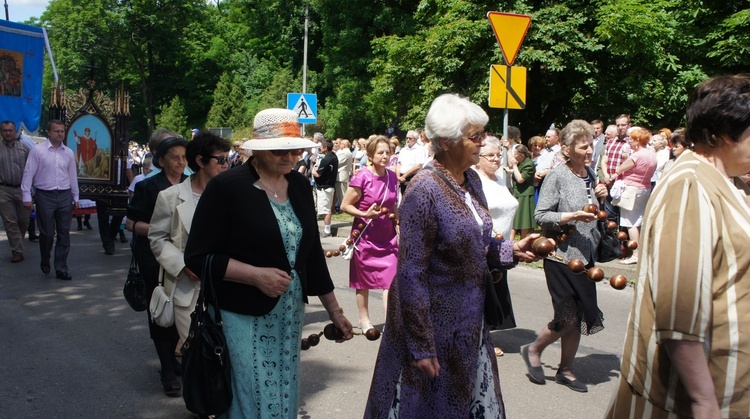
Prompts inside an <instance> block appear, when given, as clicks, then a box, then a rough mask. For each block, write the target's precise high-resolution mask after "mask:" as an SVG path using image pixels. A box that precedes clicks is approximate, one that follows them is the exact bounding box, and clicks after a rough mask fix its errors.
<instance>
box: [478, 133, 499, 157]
mask: <svg viewBox="0 0 750 419" xmlns="http://www.w3.org/2000/svg"><path fill="white" fill-rule="evenodd" d="M487 146H495V147H497V149H498V150H502V149H503V146H502V144H500V139H498V138H497V137H495V136H493V135H488V136H487V138H485V139H484V145H483V146H482V150H481V151H480V153H484V148H485V147H487Z"/></svg>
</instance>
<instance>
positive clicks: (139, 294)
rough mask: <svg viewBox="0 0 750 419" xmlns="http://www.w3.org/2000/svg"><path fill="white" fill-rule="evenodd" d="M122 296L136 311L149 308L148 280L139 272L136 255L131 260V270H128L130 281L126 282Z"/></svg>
mask: <svg viewBox="0 0 750 419" xmlns="http://www.w3.org/2000/svg"><path fill="white" fill-rule="evenodd" d="M122 294H123V295H124V296H125V301H127V302H128V305H129V306H130V308H132V309H133V310H135V311H145V310H146V309H147V308H148V294H147V293H146V278H144V277H143V274H141V272H140V271H139V270H138V262H136V260H135V254H133V257H132V258H131V259H130V269H129V270H128V279H126V280H125V286H123V287H122Z"/></svg>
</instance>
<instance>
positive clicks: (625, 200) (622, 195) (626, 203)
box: [609, 173, 645, 211]
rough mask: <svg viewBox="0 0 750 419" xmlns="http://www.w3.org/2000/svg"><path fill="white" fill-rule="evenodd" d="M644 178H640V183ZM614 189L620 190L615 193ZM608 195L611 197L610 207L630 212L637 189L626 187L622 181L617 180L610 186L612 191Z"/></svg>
mask: <svg viewBox="0 0 750 419" xmlns="http://www.w3.org/2000/svg"><path fill="white" fill-rule="evenodd" d="M620 175H622V173H620ZM644 177H645V176H641V182H643V178H644ZM615 187H618V188H621V190H617V191H615ZM609 194H610V196H611V197H612V205H615V206H618V207H620V208H622V209H624V210H626V211H631V210H632V209H633V207H634V206H635V198H636V195H638V188H636V187H635V186H630V185H626V184H625V181H624V180H622V179H617V180H616V181H615V183H613V184H612V190H610V192H609ZM616 195H617V196H616Z"/></svg>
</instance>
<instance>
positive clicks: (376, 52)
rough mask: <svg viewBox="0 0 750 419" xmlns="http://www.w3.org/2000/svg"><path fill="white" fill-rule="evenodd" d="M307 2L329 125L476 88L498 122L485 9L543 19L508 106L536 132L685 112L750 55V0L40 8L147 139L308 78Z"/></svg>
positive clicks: (265, 98) (358, 122)
mask: <svg viewBox="0 0 750 419" xmlns="http://www.w3.org/2000/svg"><path fill="white" fill-rule="evenodd" d="M306 6H307V7H308V9H307V10H308V11H309V17H310V20H309V41H308V48H309V52H308V58H307V63H308V68H307V80H306V85H307V92H314V93H317V94H318V104H319V107H318V115H317V116H318V124H316V125H315V126H314V127H308V128H310V130H313V129H314V130H320V131H322V132H324V133H325V134H326V135H327V136H329V137H332V136H343V137H361V136H367V135H369V134H371V133H383V132H389V131H390V130H396V131H397V132H398V131H403V130H407V129H411V128H414V127H418V126H421V125H422V124H423V121H424V116H425V114H426V112H427V109H428V107H429V104H430V102H431V101H432V100H433V99H434V98H435V96H437V95H439V94H441V93H444V92H456V93H460V94H463V95H466V96H468V97H470V98H471V99H472V100H473V101H475V102H476V103H479V104H480V105H481V106H483V107H484V108H485V109H486V110H487V111H488V113H489V114H490V117H491V119H490V124H489V127H488V129H490V130H496V131H499V130H500V127H501V125H502V113H503V111H502V110H499V109H490V108H489V107H488V106H487V101H488V99H487V98H488V94H489V86H488V80H489V68H490V65H491V64H503V58H502V55H501V52H500V49H499V48H498V46H497V42H496V40H495V37H494V34H493V33H492V30H491V28H490V25H489V22H488V20H487V18H486V14H487V12H488V11H490V10H496V11H505V12H511V13H523V14H528V15H530V16H531V17H532V19H533V20H532V24H531V27H530V30H529V32H528V34H527V36H526V39H525V41H524V43H523V45H522V47H521V50H520V53H519V56H518V59H517V60H516V63H515V65H518V66H524V67H526V68H527V70H528V73H527V85H526V94H527V95H526V96H527V107H526V109H525V110H522V111H510V122H511V123H512V124H514V125H519V126H520V127H521V128H522V131H523V133H524V137H526V138H527V137H529V136H531V135H534V134H537V133H540V132H543V130H544V129H545V128H546V127H547V126H549V124H551V123H554V124H557V125H559V126H561V125H563V124H565V123H566V122H567V121H569V120H570V119H572V118H585V119H595V118H596V119H603V120H605V121H612V119H613V118H614V117H615V116H616V115H618V114H620V113H629V114H631V116H632V118H633V120H634V122H635V123H638V124H641V125H645V126H649V127H654V128H658V127H660V126H662V125H666V126H671V127H675V126H677V125H679V124H681V123H683V115H684V108H685V101H686V98H687V95H688V92H689V91H690V89H692V88H693V87H694V86H695V85H696V84H697V83H699V82H700V81H702V80H705V79H706V78H707V77H710V76H711V75H715V74H719V73H732V72H740V71H747V68H748V67H749V64H750V58H748V57H750V33H749V32H748V31H747V28H748V27H750V1H748V0H738V1H730V2H727V1H726V0H701V1H694V0H569V1H565V2H556V1H549V0H501V1H500V2H497V1H488V0H378V1H373V0H350V1H347V2H345V3H344V2H341V1H339V0H287V1H280V0H224V1H222V2H216V3H215V4H214V2H205V1H203V0H160V1H153V0H90V1H87V2H79V1H76V0H52V1H51V2H50V4H49V6H48V8H47V11H46V12H45V13H44V14H43V15H42V17H41V19H40V20H39V21H35V22H32V23H35V24H38V25H42V26H44V27H46V28H47V29H48V32H49V36H50V41H51V44H52V49H53V51H54V53H55V58H56V64H57V67H58V69H59V72H60V75H61V79H62V81H63V83H64V84H65V85H66V86H68V87H69V88H73V89H76V90H77V89H78V88H80V87H83V86H85V84H86V82H87V81H88V79H89V77H90V69H89V68H87V65H89V64H90V63H92V62H93V64H94V65H95V66H97V67H99V69H98V70H96V72H95V79H96V81H97V88H102V89H105V90H106V89H111V88H113V87H115V86H119V85H120V83H125V85H126V86H127V87H128V89H130V93H131V98H132V100H131V106H132V109H131V114H132V126H131V132H132V133H133V134H134V136H135V137H136V138H137V139H140V140H145V138H146V137H147V135H148V133H149V131H150V130H151V129H153V128H154V127H155V126H156V125H157V124H158V123H162V122H163V121H165V120H166V119H165V118H167V117H169V118H167V119H169V120H170V121H172V120H173V119H170V118H173V115H174V117H175V118H176V117H177V116H178V114H179V118H178V119H179V121H183V119H182V118H186V122H184V126H185V127H187V126H205V125H211V126H220V125H221V126H231V127H232V128H234V130H235V131H236V132H237V131H241V130H243V129H247V128H250V127H251V125H252V118H253V116H254V115H255V113H257V112H258V111H259V110H261V109H264V108H267V107H272V106H273V107H286V94H287V93H288V92H300V91H302V86H303V80H302V77H303V72H302V65H303V53H302V52H303V47H304V33H305V12H306ZM47 77H48V79H49V78H50V77H51V76H49V75H48V76H47ZM49 84H50V82H49V80H47V81H46V84H45V85H46V86H49ZM175 98H178V99H179V100H177V102H175ZM179 106H183V107H184V110H183V111H180V112H177V110H178V109H177V108H178V107H179ZM164 123H166V122H164ZM172 123H173V122H172ZM180 123H181V124H182V122H180Z"/></svg>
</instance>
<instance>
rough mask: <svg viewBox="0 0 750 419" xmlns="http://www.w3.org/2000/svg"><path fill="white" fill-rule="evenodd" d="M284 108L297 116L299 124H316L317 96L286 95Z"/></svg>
mask: <svg viewBox="0 0 750 419" xmlns="http://www.w3.org/2000/svg"><path fill="white" fill-rule="evenodd" d="M286 108H287V109H289V110H291V111H294V113H295V114H297V119H299V123H300V124H314V123H316V122H318V95H316V94H314V93H287V94H286Z"/></svg>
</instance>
